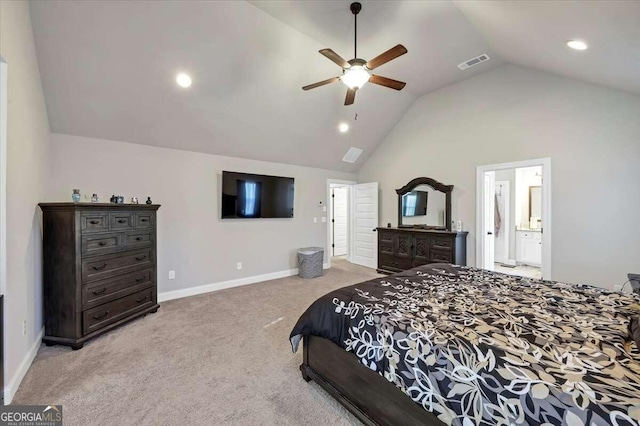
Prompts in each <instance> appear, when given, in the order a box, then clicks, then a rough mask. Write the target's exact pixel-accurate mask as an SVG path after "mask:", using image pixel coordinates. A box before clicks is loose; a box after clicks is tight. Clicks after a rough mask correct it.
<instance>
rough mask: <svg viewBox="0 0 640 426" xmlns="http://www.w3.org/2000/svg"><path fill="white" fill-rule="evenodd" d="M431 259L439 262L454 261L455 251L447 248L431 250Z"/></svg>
mask: <svg viewBox="0 0 640 426" xmlns="http://www.w3.org/2000/svg"><path fill="white" fill-rule="evenodd" d="M429 261H430V262H437V263H453V253H452V252H450V251H446V250H431V251H430V252H429Z"/></svg>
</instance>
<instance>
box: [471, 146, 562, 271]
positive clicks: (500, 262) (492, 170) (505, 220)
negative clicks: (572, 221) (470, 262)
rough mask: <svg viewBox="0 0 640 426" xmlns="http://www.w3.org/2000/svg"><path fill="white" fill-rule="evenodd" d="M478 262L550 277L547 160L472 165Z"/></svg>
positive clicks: (492, 268)
mask: <svg viewBox="0 0 640 426" xmlns="http://www.w3.org/2000/svg"><path fill="white" fill-rule="evenodd" d="M476 200H477V203H476V204H477V205H476V214H477V228H476V229H477V230H478V234H477V235H478V237H477V239H476V250H477V256H476V258H477V261H476V264H477V266H478V267H480V268H483V269H487V270H491V271H496V272H501V273H506V274H510V275H518V276H523V277H528V278H535V279H541V278H544V279H551V219H552V218H551V161H550V159H548V158H544V159H537V160H528V161H519V162H515V163H503V164H492V165H487V166H480V167H478V169H477V198H476Z"/></svg>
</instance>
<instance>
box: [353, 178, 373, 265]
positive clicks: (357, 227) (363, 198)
mask: <svg viewBox="0 0 640 426" xmlns="http://www.w3.org/2000/svg"><path fill="white" fill-rule="evenodd" d="M351 213H352V214H351V241H352V243H351V247H352V250H351V262H352V263H355V264H358V265H362V266H366V267H369V268H375V267H376V266H377V264H378V244H377V240H376V227H377V226H378V182H372V183H360V184H357V185H352V186H351Z"/></svg>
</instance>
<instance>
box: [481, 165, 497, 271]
mask: <svg viewBox="0 0 640 426" xmlns="http://www.w3.org/2000/svg"><path fill="white" fill-rule="evenodd" d="M495 198H496V174H495V172H486V173H485V174H484V200H482V203H483V210H484V221H483V230H482V232H483V234H484V235H483V238H484V244H483V253H482V259H483V265H482V267H483V268H484V269H488V270H490V271H493V270H494V268H495V266H494V262H495V260H494V256H495V235H494V232H495V213H494V209H495Z"/></svg>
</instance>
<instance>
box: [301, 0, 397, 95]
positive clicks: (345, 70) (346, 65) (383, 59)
mask: <svg viewBox="0 0 640 426" xmlns="http://www.w3.org/2000/svg"><path fill="white" fill-rule="evenodd" d="M361 10H362V4H360V3H358V2H355V3H351V13H353V16H354V22H355V29H354V41H353V45H354V46H353V51H354V52H353V56H354V58H353V59H351V60H350V61H346V60H344V59H343V58H342V57H341V56H340V55H338V54H337V53H336V52H334V51H333V50H331V49H322V50H320V53H321V54H322V55H324V56H326V57H327V58H329V59H330V60H332V61H333V62H335V63H336V64H338V65H339V66H340V67H342V77H333V78H329V79H327V80H323V81H319V82H317V83H313V84H310V85H308V86H304V87H303V88H302V90H310V89H315V88H316V87H320V86H324V85H325V84H330V83H335V82H336V81H342V82H343V83H344V84H345V85H346V86H347V87H348V89H347V97H346V98H345V100H344V104H345V105H351V104H353V102H354V101H355V99H356V90H358V89H360V88H361V87H362V86H364V84H365V83H366V82H371V83H373V84H378V85H380V86H385V87H390V88H392V89H396V90H402V89H403V88H404V86H406V85H407V83H404V82H402V81H398V80H393V79H391V78H387V77H381V76H379V75H374V74H371V72H370V71H372V70H374V69H376V68H378V67H379V66H380V65H383V64H386V63H387V62H389V61H391V60H393V59H395V58H397V57H398V56H402V55H404V54H405V53H407V48H406V47H404V46H403V45H401V44H398V45H397V46H395V47H392V48H391V49H389V50H387V51H386V52H384V53H383V54H381V55H378V56H376V57H375V58H373V59H372V60H370V61H368V62H367V61H365V60H364V59H360V58H358V13H359V12H360V11H361Z"/></svg>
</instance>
